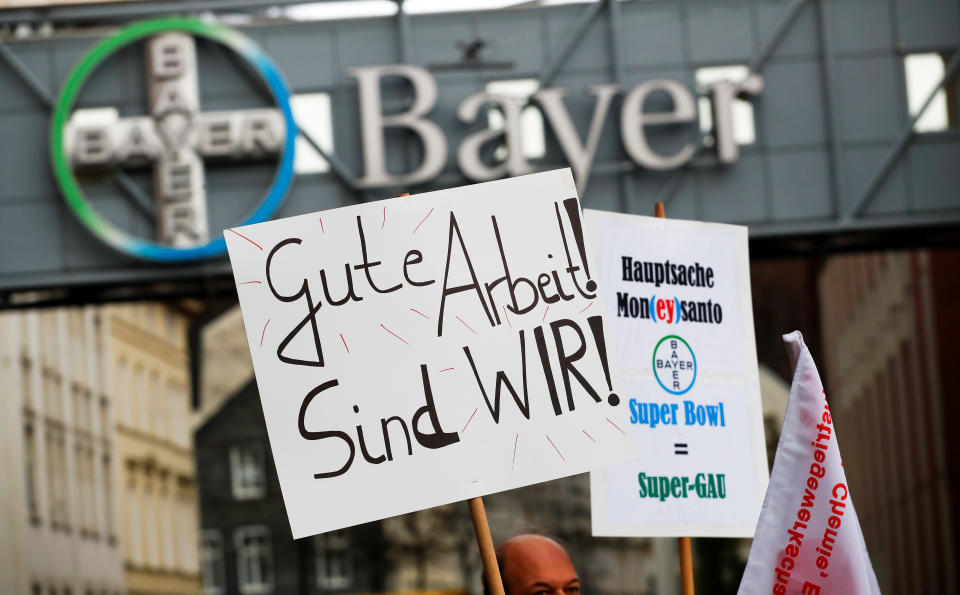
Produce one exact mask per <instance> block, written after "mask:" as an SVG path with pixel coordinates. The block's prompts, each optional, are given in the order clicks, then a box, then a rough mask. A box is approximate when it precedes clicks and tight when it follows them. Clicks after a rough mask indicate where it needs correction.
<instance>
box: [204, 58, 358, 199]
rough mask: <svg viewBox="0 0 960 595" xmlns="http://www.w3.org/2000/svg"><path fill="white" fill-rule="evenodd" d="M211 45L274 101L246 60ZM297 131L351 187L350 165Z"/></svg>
mask: <svg viewBox="0 0 960 595" xmlns="http://www.w3.org/2000/svg"><path fill="white" fill-rule="evenodd" d="M213 45H214V46H215V47H217V48H219V50H220V51H221V52H222V53H223V54H224V55H225V56H226V58H227V59H228V60H229V61H230V62H231V63H232V64H233V65H234V66H235V67H236V68H237V69H238V70H239V71H240V72H242V73H243V74H244V76H246V78H247V81H248V82H250V84H251V85H252V86H253V88H254V89H256V90H257V92H258V93H260V96H261V97H263V98H264V99H265V100H267V101H269V102H271V103H272V102H273V101H274V98H273V95H271V94H270V91H268V90H267V88H266V87H264V86H263V83H262V82H261V81H260V79H259V78H258V77H256V76H255V75H254V73H253V71H252V70H250V66H249V65H248V64H247V63H246V61H244V60H241V59H240V58H239V57H238V56H237V54H236V53H234V52H229V51H227V50H226V48H224V47H223V46H221V45H220V44H218V43H217V44H213ZM294 117H296V114H294ZM297 133H298V134H299V135H300V136H302V137H303V139H304V140H305V141H307V144H309V145H310V146H311V147H313V149H314V150H315V151H316V152H317V153H319V154H320V156H321V157H323V158H324V159H325V160H326V162H327V163H329V164H330V169H331V170H332V171H333V173H334V175H336V176H337V177H338V178H340V180H341V181H342V182H343V183H344V184H346V185H347V187H348V188H349V187H353V183H354V180H356V179H357V176H356V174H355V173H353V170H352V169H350V166H348V165H347V164H346V163H344V162H343V160H342V159H340V158H339V157H337V156H336V155H335V154H333V153H331V152H330V151H327V150H326V149H324V148H323V147H321V146H320V143H318V142H317V140H316V139H315V138H313V136H312V135H311V134H310V133H309V132H307V131H306V130H304V129H303V127H302V126H300V125H299V124H298V125H297Z"/></svg>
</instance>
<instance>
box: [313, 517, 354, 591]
mask: <svg viewBox="0 0 960 595" xmlns="http://www.w3.org/2000/svg"><path fill="white" fill-rule="evenodd" d="M350 542H351V539H350V532H349V530H341V531H330V532H329V533H324V534H322V535H317V536H316V537H314V538H313V548H314V560H315V562H316V573H317V587H319V588H321V589H346V588H348V587H350V586H351V585H353V558H352V557H351V555H350V546H351V543H350Z"/></svg>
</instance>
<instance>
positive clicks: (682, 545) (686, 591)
mask: <svg viewBox="0 0 960 595" xmlns="http://www.w3.org/2000/svg"><path fill="white" fill-rule="evenodd" d="M653 213H654V215H656V216H657V217H660V218H661V219H665V218H666V217H667V214H666V211H665V210H664V208H663V203H662V202H658V203H655V204H654V206H653ZM677 548H678V549H679V551H680V585H681V591H682V593H683V595H693V553H692V552H691V550H690V538H689V537H680V538H679V539H678V542H677Z"/></svg>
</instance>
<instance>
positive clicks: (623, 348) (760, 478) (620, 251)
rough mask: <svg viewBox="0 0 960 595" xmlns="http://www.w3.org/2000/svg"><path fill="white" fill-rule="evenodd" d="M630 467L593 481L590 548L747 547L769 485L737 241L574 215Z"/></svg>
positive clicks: (660, 224) (696, 230)
mask: <svg viewBox="0 0 960 595" xmlns="http://www.w3.org/2000/svg"><path fill="white" fill-rule="evenodd" d="M584 215H585V220H586V228H587V230H588V232H587V235H588V237H589V238H591V239H593V247H594V249H595V250H596V259H597V260H596V265H595V266H596V269H597V271H596V275H597V276H598V283H600V285H601V290H602V291H601V296H600V299H601V303H600V304H599V305H601V306H602V308H603V313H604V314H605V315H606V321H607V331H608V337H609V342H610V343H611V344H612V349H613V352H615V353H616V357H617V362H616V363H615V365H617V366H618V368H619V370H620V372H621V373H622V375H621V380H622V382H623V390H624V391H625V392H624V393H622V395H623V397H624V400H625V401H626V402H627V406H628V408H629V410H630V411H629V420H628V426H629V428H630V431H631V433H632V435H633V436H634V437H635V442H634V445H633V448H634V454H635V456H634V461H633V462H630V463H626V464H624V465H621V466H618V467H612V468H610V469H606V470H604V471H601V472H597V473H593V474H592V475H591V484H590V485H591V489H590V493H591V509H592V516H593V533H594V535H604V536H713V537H736V536H740V537H749V536H752V535H753V531H754V529H755V527H756V522H757V517H758V515H759V514H760V504H761V502H762V499H763V494H764V490H765V489H766V485H767V477H768V474H767V457H766V449H765V443H764V439H763V421H762V413H761V411H762V409H761V404H760V383H759V373H758V368H757V354H756V348H755V346H754V338H753V312H752V306H751V296H750V269H749V257H748V254H747V228H745V227H740V226H734V225H720V224H715V223H699V222H694V221H678V220H671V219H658V218H653V217H638V216H634V215H620V214H614V213H603V212H600V211H586V212H585V213H584Z"/></svg>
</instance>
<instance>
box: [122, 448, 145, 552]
mask: <svg viewBox="0 0 960 595" xmlns="http://www.w3.org/2000/svg"><path fill="white" fill-rule="evenodd" d="M138 473H139V471H138V470H137V469H135V468H133V467H131V468H129V469H128V470H127V498H126V500H127V502H126V504H127V516H126V522H125V523H124V526H125V527H126V540H125V543H126V549H127V559H128V560H129V561H130V562H131V563H132V564H133V566H135V567H137V566H142V565H143V534H142V532H141V525H142V523H141V521H140V509H141V508H142V507H141V506H140V490H139V486H138V485H137V481H138V480H137V474H138Z"/></svg>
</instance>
